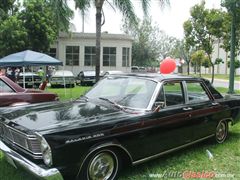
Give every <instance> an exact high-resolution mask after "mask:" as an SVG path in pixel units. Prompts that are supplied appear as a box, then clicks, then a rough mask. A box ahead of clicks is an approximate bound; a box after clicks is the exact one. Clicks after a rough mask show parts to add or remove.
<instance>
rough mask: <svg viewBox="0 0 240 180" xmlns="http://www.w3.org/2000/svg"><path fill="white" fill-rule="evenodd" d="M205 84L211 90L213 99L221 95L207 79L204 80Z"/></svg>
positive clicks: (219, 97)
mask: <svg viewBox="0 0 240 180" xmlns="http://www.w3.org/2000/svg"><path fill="white" fill-rule="evenodd" d="M204 82H205V84H206V86H207V87H208V89H209V90H210V91H211V93H212V95H213V97H214V99H221V98H223V96H222V95H221V94H220V93H219V92H218V91H217V90H216V89H215V88H214V87H213V86H212V84H211V83H210V82H209V81H208V80H204Z"/></svg>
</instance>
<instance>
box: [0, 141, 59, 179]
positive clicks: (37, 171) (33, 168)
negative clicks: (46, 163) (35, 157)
mask: <svg viewBox="0 0 240 180" xmlns="http://www.w3.org/2000/svg"><path fill="white" fill-rule="evenodd" d="M0 150H1V151H2V152H3V154H4V155H5V156H6V157H8V158H10V159H12V160H13V163H14V165H16V166H19V167H22V168H24V169H25V170H26V171H28V172H29V173H31V174H32V175H34V176H36V177H38V178H42V179H46V180H53V179H54V180H63V177H62V175H61V173H60V172H59V170H58V169H57V168H51V169H43V168H41V167H40V166H38V165H37V164H35V163H33V162H31V161H29V160H28V159H26V158H25V157H23V156H22V155H20V154H18V153H17V152H15V151H13V150H12V149H10V148H9V147H8V146H7V145H5V144H4V143H3V142H2V141H1V140H0ZM14 165H13V166H14Z"/></svg>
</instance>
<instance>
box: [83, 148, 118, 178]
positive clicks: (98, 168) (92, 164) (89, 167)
mask: <svg viewBox="0 0 240 180" xmlns="http://www.w3.org/2000/svg"><path fill="white" fill-rule="evenodd" d="M119 169H120V159H119V158H118V155H117V153H115V152H114V151H112V150H110V149H103V150H100V151H97V152H94V153H92V154H91V155H90V156H89V157H88V158H87V159H86V160H85V162H84V165H83V167H82V170H81V173H80V177H79V179H86V180H114V179H115V178H116V177H117V174H118V172H119Z"/></svg>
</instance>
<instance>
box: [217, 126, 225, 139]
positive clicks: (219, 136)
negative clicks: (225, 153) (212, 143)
mask: <svg viewBox="0 0 240 180" xmlns="http://www.w3.org/2000/svg"><path fill="white" fill-rule="evenodd" d="M225 136H226V125H225V123H223V122H221V123H220V124H219V125H218V126H217V131H216V137H217V139H218V140H219V141H222V140H223V139H224V138H225Z"/></svg>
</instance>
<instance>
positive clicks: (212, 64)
mask: <svg viewBox="0 0 240 180" xmlns="http://www.w3.org/2000/svg"><path fill="white" fill-rule="evenodd" d="M208 58H209V59H210V63H211V66H212V80H211V83H212V84H213V82H214V63H213V62H212V60H211V56H210V55H209V54H208Z"/></svg>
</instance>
